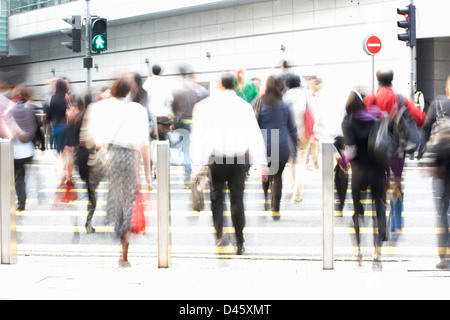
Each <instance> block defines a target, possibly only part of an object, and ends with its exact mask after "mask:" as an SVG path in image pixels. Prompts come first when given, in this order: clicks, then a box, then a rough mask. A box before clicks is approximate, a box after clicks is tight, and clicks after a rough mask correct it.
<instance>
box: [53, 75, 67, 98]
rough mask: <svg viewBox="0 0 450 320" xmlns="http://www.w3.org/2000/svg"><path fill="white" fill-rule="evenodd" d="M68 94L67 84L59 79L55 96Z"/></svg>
mask: <svg viewBox="0 0 450 320" xmlns="http://www.w3.org/2000/svg"><path fill="white" fill-rule="evenodd" d="M66 93H67V83H66V81H65V80H64V79H58V80H56V83H55V96H64V95H66Z"/></svg>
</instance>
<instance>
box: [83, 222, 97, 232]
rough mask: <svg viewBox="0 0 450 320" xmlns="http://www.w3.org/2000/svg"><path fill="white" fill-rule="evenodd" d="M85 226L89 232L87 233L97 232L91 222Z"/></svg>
mask: <svg viewBox="0 0 450 320" xmlns="http://www.w3.org/2000/svg"><path fill="white" fill-rule="evenodd" d="M85 228H86V232H87V233H95V229H94V227H93V226H91V225H90V224H89V225H86V226H85Z"/></svg>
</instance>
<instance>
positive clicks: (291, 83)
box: [286, 74, 301, 89]
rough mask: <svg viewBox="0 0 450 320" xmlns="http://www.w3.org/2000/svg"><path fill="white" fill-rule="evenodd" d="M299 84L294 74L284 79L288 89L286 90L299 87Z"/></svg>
mask: <svg viewBox="0 0 450 320" xmlns="http://www.w3.org/2000/svg"><path fill="white" fill-rule="evenodd" d="M300 83H301V80H300V77H299V76H297V75H295V74H290V75H289V76H288V77H287V79H286V87H288V89H292V88H298V87H300Z"/></svg>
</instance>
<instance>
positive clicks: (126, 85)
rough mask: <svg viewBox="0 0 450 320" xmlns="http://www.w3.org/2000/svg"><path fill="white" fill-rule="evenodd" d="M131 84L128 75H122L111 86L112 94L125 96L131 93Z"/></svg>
mask: <svg viewBox="0 0 450 320" xmlns="http://www.w3.org/2000/svg"><path fill="white" fill-rule="evenodd" d="M130 90H131V84H130V80H129V78H127V77H120V78H119V79H117V80H116V82H115V83H114V84H113V86H112V88H111V96H113V97H115V98H125V97H126V96H127V95H128V93H130Z"/></svg>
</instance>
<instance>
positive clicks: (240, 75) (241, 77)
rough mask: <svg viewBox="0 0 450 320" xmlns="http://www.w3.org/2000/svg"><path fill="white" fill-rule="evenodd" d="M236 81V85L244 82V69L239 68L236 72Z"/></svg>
mask: <svg viewBox="0 0 450 320" xmlns="http://www.w3.org/2000/svg"><path fill="white" fill-rule="evenodd" d="M236 80H237V83H244V82H245V69H244V68H239V69H237V70H236Z"/></svg>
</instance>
